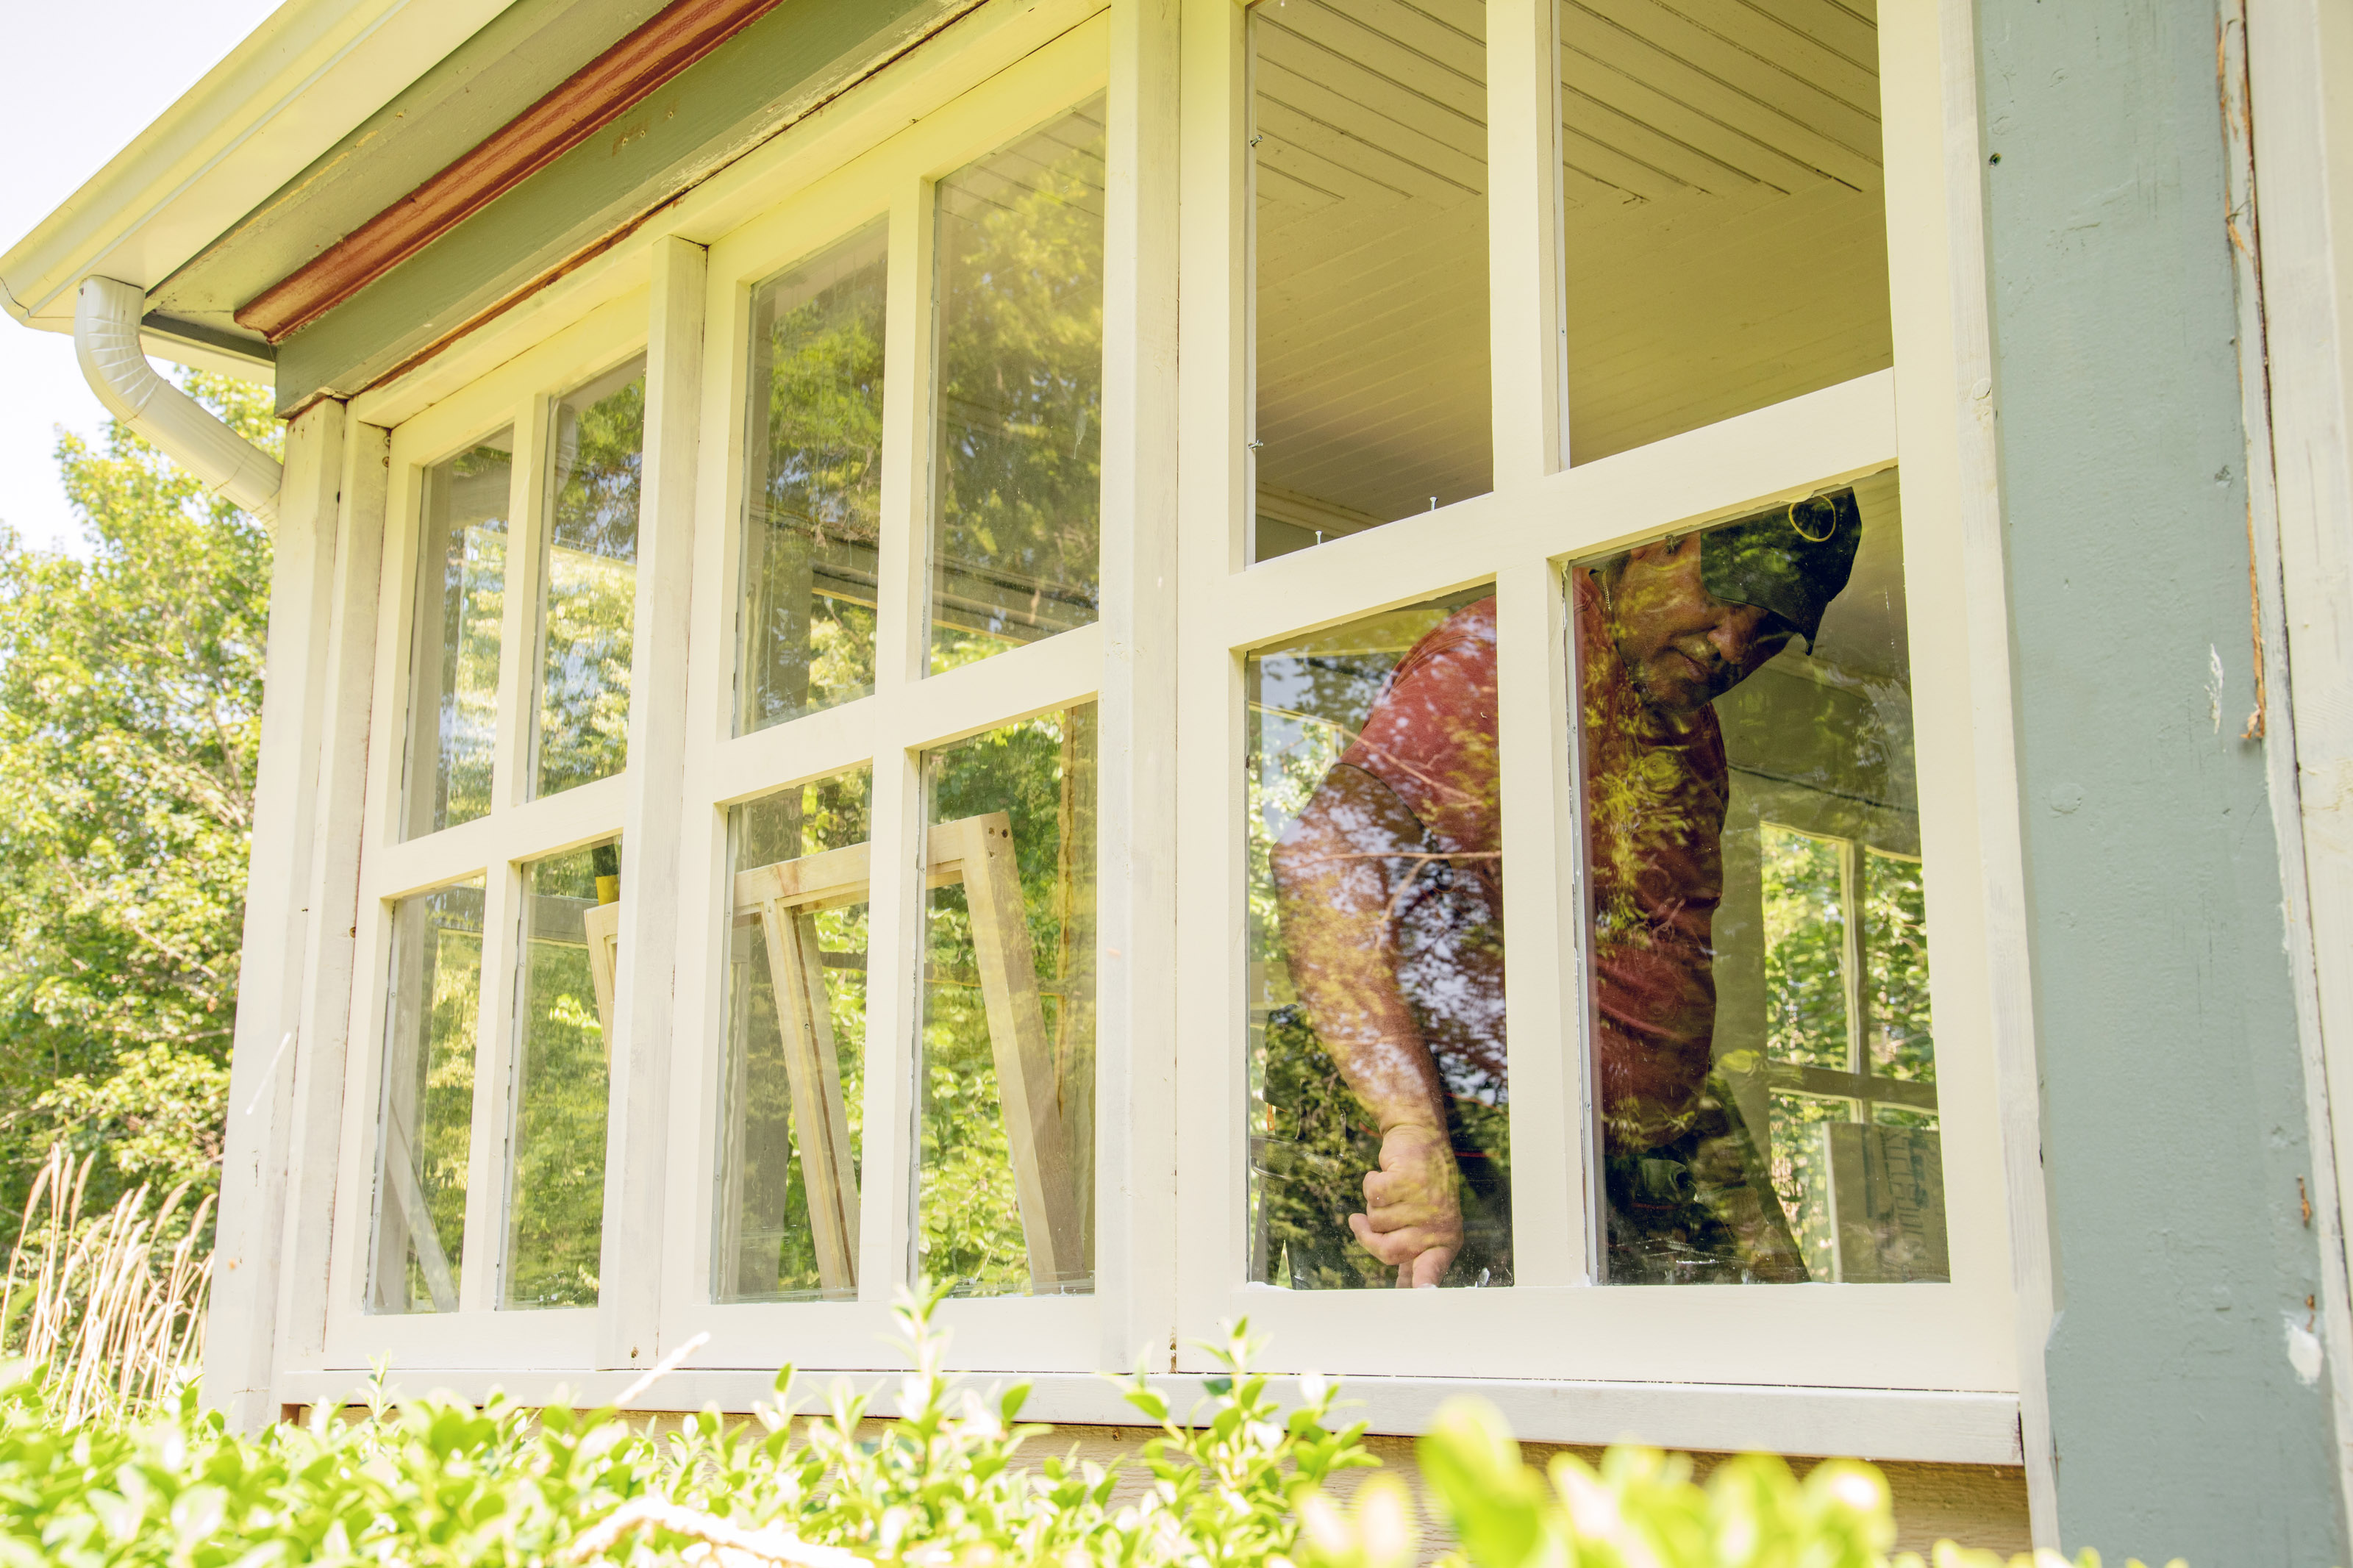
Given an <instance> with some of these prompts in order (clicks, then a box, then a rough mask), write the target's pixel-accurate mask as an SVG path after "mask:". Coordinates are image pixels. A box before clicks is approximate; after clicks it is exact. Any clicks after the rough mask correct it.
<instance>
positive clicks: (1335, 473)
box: [1251, 0, 1892, 534]
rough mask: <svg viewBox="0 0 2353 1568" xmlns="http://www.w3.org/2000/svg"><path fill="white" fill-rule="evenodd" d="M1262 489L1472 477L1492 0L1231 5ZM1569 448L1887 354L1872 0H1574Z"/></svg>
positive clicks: (1328, 501)
mask: <svg viewBox="0 0 2353 1568" xmlns="http://www.w3.org/2000/svg"><path fill="white" fill-rule="evenodd" d="M1251 26H1252V41H1253V58H1252V69H1253V79H1252V88H1253V109H1254V114H1255V122H1254V124H1253V127H1252V129H1253V131H1254V132H1256V133H1258V135H1259V136H1260V137H1261V142H1260V143H1259V146H1258V148H1257V153H1258V161H1257V182H1258V188H1257V218H1258V231H1257V247H1258V256H1257V271H1258V282H1259V291H1258V301H1257V309H1258V337H1257V375H1258V432H1257V434H1258V438H1259V439H1260V440H1261V442H1262V443H1263V444H1264V445H1263V447H1262V448H1261V451H1260V452H1259V455H1258V456H1259V475H1260V483H1261V510H1262V511H1263V512H1265V513H1267V514H1269V515H1271V516H1278V517H1281V518H1282V519H1283V520H1285V521H1290V522H1292V523H1293V524H1294V525H1295V526H1303V527H1311V528H1312V527H1321V528H1322V529H1323V530H1324V531H1325V532H1326V533H1327V534H1329V533H1336V532H1346V531H1354V530H1355V529H1356V528H1361V527H1365V526H1368V525H1370V524H1373V523H1376V522H1380V521H1389V520H1390V519H1393V518H1396V517H1398V516H1402V515H1404V514H1406V513H1408V512H1412V511H1419V510H1424V509H1425V508H1427V507H1428V506H1429V505H1430V498H1431V497H1432V496H1435V497H1436V498H1437V499H1438V500H1439V502H1440V504H1443V503H1444V502H1446V501H1450V500H1459V499H1461V497H1463V496H1466V495H1473V494H1477V493H1479V492H1481V491H1482V490H1484V489H1487V488H1489V485H1490V482H1491V480H1490V462H1489V456H1488V444H1489V438H1488V417H1487V414H1488V390H1487V363H1488V354H1487V309H1486V298H1485V294H1486V290H1485V287H1484V285H1485V279H1486V275H1487V258H1486V206H1485V197H1486V185H1487V166H1486V122H1485V121H1486V112H1485V58H1484V48H1483V38H1484V35H1485V8H1484V6H1483V5H1482V4H1481V3H1480V0H1414V3H1411V4H1408V3H1405V0H1261V4H1260V5H1257V6H1255V7H1253V9H1252V12H1251ZM1560 43H1561V83H1562V89H1561V107H1562V133H1561V152H1562V198H1563V200H1562V205H1563V210H1564V220H1565V228H1566V235H1565V239H1566V247H1565V268H1566V271H1567V357H1568V404H1569V424H1570V433H1571V447H1572V453H1573V457H1574V459H1575V460H1576V461H1578V462H1588V461H1591V460H1592V459H1593V458H1599V457H1602V456H1606V455H1607V454H1609V453H1610V452H1614V451H1620V450H1623V449H1625V448H1626V447H1632V446H1637V445H1641V444H1642V443H1644V442H1647V441H1652V440H1657V439H1659V438H1661V437H1665V436H1669V435H1672V434H1674V433H1676V432H1678V431H1681V430H1685V429H1690V428H1692V427H1694V426H1699V425H1704V424H1708V423H1711V422H1713V421H1715V420H1717V419H1722V418H1726V417H1729V416H1732V415H1734V414H1737V413H1741V412H1745V411H1746V410H1747V409H1750V408H1755V407H1759V406H1762V405H1766V404H1768V403H1775V402H1778V401H1780V400H1782V399H1784V398H1788V397H1792V396H1796V395H1799V394H1801V393H1804V392H1808V391H1811V390H1814V389H1815V388H1818V387H1821V386H1825V385H1829V384H1833V383H1835V382H1839V381H1843V380H1847V379H1849V378H1851V377H1853V376H1857V375H1863V374H1869V373H1870V372H1872V371H1874V370H1878V369H1881V368H1883V367H1884V366H1885V365H1887V364H1888V363H1890V362H1891V359H1892V346H1891V331H1890V327H1889V322H1888V310H1887V277H1886V271H1887V268H1886V235H1885V222H1884V216H1883V203H1882V199H1881V167H1880V151H1879V138H1880V131H1879V82H1878V65H1877V62H1878V44H1877V27H1876V23H1875V12H1874V11H1873V5H1872V0H1564V4H1563V5H1562V6H1561V10H1560Z"/></svg>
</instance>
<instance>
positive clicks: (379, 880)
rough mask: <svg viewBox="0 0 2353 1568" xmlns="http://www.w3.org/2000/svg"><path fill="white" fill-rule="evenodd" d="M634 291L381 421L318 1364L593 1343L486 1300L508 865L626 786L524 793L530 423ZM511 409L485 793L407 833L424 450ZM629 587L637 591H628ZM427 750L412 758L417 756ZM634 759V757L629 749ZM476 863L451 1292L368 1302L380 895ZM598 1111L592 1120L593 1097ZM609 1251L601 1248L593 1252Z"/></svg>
mask: <svg viewBox="0 0 2353 1568" xmlns="http://www.w3.org/2000/svg"><path fill="white" fill-rule="evenodd" d="M647 309H648V296H647V292H646V290H644V289H633V290H630V291H629V292H628V293H626V294H624V295H623V296H622V297H621V298H620V299H617V300H613V301H611V302H610V303H608V304H607V305H605V306H604V307H603V308H601V309H599V310H596V311H594V312H592V313H591V314H589V316H588V317H587V318H586V320H584V321H578V322H576V323H575V324H574V325H572V326H570V327H568V328H566V329H565V330H564V331H561V332H558V333H556V334H555V335H554V336H552V337H550V338H548V339H547V340H546V341H544V342H541V343H539V344H537V345H536V346H534V347H533V348H531V349H530V350H528V351H527V352H525V353H521V354H519V355H517V356H516V357H515V358H514V359H513V360H512V362H511V363H508V364H506V365H505V366H503V367H501V369H499V370H498V371H496V372H495V373H493V374H491V375H488V376H485V377H483V378H482V379H481V380H480V381H479V382H477V383H476V384H473V385H472V386H470V387H468V388H466V389H465V390H464V391H463V392H461V393H459V394H458V395H454V396H452V397H449V398H448V399H445V400H444V401H443V402H441V403H439V404H438V405H435V406H434V407H432V408H430V409H428V410H427V411H425V412H423V413H421V414H419V415H417V416H416V417H414V418H412V419H410V420H407V421H406V422H405V423H404V424H402V425H401V426H400V427H399V428H398V429H397V430H396V431H394V432H393V435H392V439H391V443H390V468H389V474H388V479H389V483H388V486H387V495H386V502H385V551H384V556H383V572H382V575H381V577H380V579H379V587H378V593H379V602H378V609H377V614H376V626H377V627H378V629H379V633H380V635H379V637H378V638H377V643H376V659H375V679H374V689H375V691H377V692H378V693H381V694H384V697H385V699H386V700H379V701H378V702H376V703H375V707H374V710H373V713H372V714H371V721H370V731H371V732H370V736H369V745H368V767H367V802H368V804H367V809H366V813H365V816H364V823H363V826H362V850H361V856H360V886H359V900H358V906H357V910H356V918H355V921H354V922H353V924H354V930H353V941H354V943H355V948H356V952H357V963H356V969H355V973H354V974H353V987H352V1013H351V1021H350V1035H349V1039H350V1042H351V1047H352V1050H351V1057H350V1061H351V1067H350V1068H349V1069H348V1070H347V1073H346V1078H345V1085H346V1092H345V1094H344V1098H343V1108H344V1117H343V1137H342V1140H341V1146H342V1148H343V1150H344V1151H345V1152H346V1153H345V1157H344V1158H343V1161H342V1162H341V1171H340V1180H339V1183H338V1190H337V1194H336V1205H335V1210H336V1216H337V1217H336V1225H335V1243H334V1248H333V1261H332V1265H331V1268H332V1283H331V1287H330V1291H329V1297H328V1304H327V1325H326V1341H325V1348H326V1354H327V1360H328V1363H329V1364H331V1365H332V1364H339V1363H340V1364H353V1363H356V1364H359V1365H366V1364H368V1363H370V1362H371V1361H373V1360H375V1359H376V1358H379V1357H381V1358H385V1359H387V1360H388V1361H389V1363H390V1364H392V1365H394V1366H397V1367H418V1366H429V1367H491V1366H575V1365H584V1366H585V1365H586V1364H588V1363H589V1361H590V1359H591V1357H592V1354H593V1347H594V1344H595V1339H596V1316H597V1314H596V1310H594V1309H589V1308H533V1309H527V1310H520V1309H519V1310H501V1309H500V1308H499V1307H498V1304H497V1303H498V1300H499V1298H500V1296H501V1281H502V1275H503V1270H504V1262H505V1250H506V1249H505V1245H504V1243H505V1239H506V1226H507V1219H508V1215H507V1214H506V1208H507V1197H508V1185H509V1184H508V1173H509V1172H508V1157H509V1149H508V1144H509V1141H510V1140H509V1122H510V1121H511V1118H512V1091H513V1076H514V1064H515V1059H516V1057H515V1047H516V1040H515V1017H514V1006H515V973H516V965H517V963H518V961H519V959H520V956H521V952H522V949H521V942H522V931H521V926H520V916H521V912H522V904H521V899H522V867H523V865H524V863H525V862H528V861H532V860H536V859H539V858H543V857H545V856H548V855H554V854H559V853H561V852H563V851H565V850H567V849H574V848H577V847H581V846H582V845H586V844H592V843H596V842H598V841H601V840H604V839H608V838H611V837H615V836H617V835H618V834H619V833H620V831H621V828H622V817H623V808H624V803H625V800H626V798H627V796H628V792H629V789H630V773H629V770H627V769H625V770H624V771H623V772H622V773H617V774H615V775H613V776H612V777H609V778H604V779H598V780H596V782H594V783H591V784H580V785H577V786H575V787H574V788H571V789H567V790H563V791H560V792H558V793H557V794H555V795H548V796H545V797H543V798H540V799H533V798H531V795H532V787H531V786H532V783H533V780H532V779H531V777H530V762H531V757H532V754H533V745H532V742H533V734H534V731H535V730H536V728H537V720H538V715H537V713H536V711H535V710H534V704H535V701H536V698H537V692H538V680H539V660H538V659H537V658H535V657H534V655H535V652H536V650H537V647H538V642H539V624H538V623H539V608H540V606H539V588H540V582H541V578H542V575H543V571H542V567H543V562H542V560H541V556H542V552H543V543H544V541H543V539H542V538H541V535H542V533H543V531H544V525H545V521H546V509H547V505H548V499H549V498H548V486H547V475H546V471H545V470H546V466H547V464H546V459H547V439H548V434H549V431H550V429H551V427H552V425H551V421H552V418H553V414H554V405H555V402H556V400H558V399H559V398H561V397H563V396H564V395H565V393H567V392H569V391H570V390H571V389H572V388H574V387H575V386H578V385H580V384H583V383H584V382H586V381H588V380H589V379H591V378H592V377H594V376H596V375H600V374H604V373H605V372H607V371H608V370H611V369H613V368H614V367H615V366H617V365H619V364H622V363H626V362H628V360H630V359H631V358H633V357H635V356H637V355H638V354H641V353H645V351H646V342H647V339H646V331H647V326H646V323H647ZM649 390H651V389H650V388H649ZM506 426H512V428H513V431H514V455H513V463H512V479H511V486H512V488H511V489H510V492H509V496H510V499H509V502H508V530H507V538H508V546H507V559H506V573H505V578H506V585H505V590H504V592H505V599H504V604H503V605H502V608H503V612H504V616H503V621H502V624H501V629H500V643H499V649H500V653H499V687H498V701H497V728H496V731H495V734H494V737H493V741H492V746H493V750H492V753H491V756H492V762H491V809H490V810H489V812H487V813H486V814H485V815H483V816H479V817H476V818H475V819H473V820H472V821H470V822H464V823H459V824H457V825H455V826H449V827H445V828H441V829H439V830H438V831H436V832H430V833H425V834H420V835H417V836H416V837H405V836H404V834H403V831H402V829H403V825H404V823H405V820H406V794H407V786H408V775H409V773H410V770H411V762H410V759H409V757H408V755H407V752H408V743H407V738H408V735H409V732H410V721H409V708H410V701H411V700H412V697H413V693H412V692H411V685H412V680H413V677H412V669H413V664H414V659H413V654H414V640H415V636H416V625H417V593H418V584H417V571H418V566H419V561H418V552H419V550H420V548H421V544H422V534H423V515H422V504H423V496H424V485H423V479H424V475H425V473H426V471H427V469H428V468H430V467H431V466H432V465H434V464H436V463H438V462H440V461H442V460H444V459H446V458H448V457H449V456H451V455H452V454H453V453H457V452H460V451H463V450H464V449H465V448H466V447H468V446H469V445H470V443H472V442H475V441H478V440H480V438H481V437H484V436H486V435H489V434H491V432H493V431H496V430H499V429H501V428H503V427H506ZM641 499H642V494H641ZM641 521H642V520H641ZM640 586H641V588H642V584H640ZM643 597H644V595H643V594H642V592H641V593H640V595H639V598H640V601H642V599H643ZM635 652H636V650H635V649H634V648H633V654H634V653H635ZM638 657H640V658H641V657H642V656H638ZM430 761H431V759H429V758H428V759H424V763H425V764H427V765H429V763H430ZM636 761H637V759H636V757H635V756H634V755H633V756H632V757H631V758H630V762H631V763H632V764H634V763H636ZM626 851H627V846H626V845H625V846H624V852H625V853H626ZM474 878H480V879H481V881H482V889H483V898H482V983H481V991H482V994H481V998H480V1014H479V1020H478V1023H477V1026H476V1034H475V1061H474V1112H473V1131H472V1137H471V1142H470V1145H469V1156H468V1173H467V1184H466V1232H465V1240H464V1243H463V1253H462V1266H461V1267H460V1268H459V1288H458V1300H459V1306H458V1310H457V1311H455V1312H449V1313H429V1312H428V1313H371V1312H369V1311H367V1310H366V1306H365V1298H366V1291H367V1288H368V1268H369V1253H370V1248H371V1244H372V1241H373V1238H374V1235H375V1202H376V1194H375V1185H376V1183H375V1171H376V1161H377V1151H378V1147H379V1141H378V1131H377V1125H378V1116H379V1113H380V1105H381V1099H382V1094H383V1079H384V1065H383V1064H384V1052H385V1018H386V1016H387V1015H388V1010H389V1007H390V1005H391V988H392V978H393V977H392V967H391V966H392V931H393V920H392V912H393V906H394V904H395V902H396V900H400V899H404V898H408V897H412V896H414V895H417V894H419V893H426V892H430V891H432V890H433V889H437V888H442V887H447V886H449V885H450V884H452V883H457V882H463V881H467V880H470V879H474ZM607 1118H608V1121H609V1119H610V1111H609V1110H608V1112H607ZM608 1186H609V1184H608ZM612 1256H613V1255H612V1254H611V1252H610V1251H609V1250H608V1251H607V1258H608V1259H609V1258H611V1257H612ZM611 1272H612V1270H611V1268H610V1267H609V1263H608V1265H607V1268H606V1270H605V1271H604V1277H605V1278H607V1279H609V1278H610V1275H611Z"/></svg>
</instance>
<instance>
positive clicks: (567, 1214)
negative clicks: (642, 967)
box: [499, 844, 621, 1307]
mask: <svg viewBox="0 0 2353 1568" xmlns="http://www.w3.org/2000/svg"><path fill="white" fill-rule="evenodd" d="M619 848H620V847H619V846H618V845H615V844H599V845H596V846H593V847H589V848H586V849H574V850H569V851H567V852H565V853H564V854H561V855H551V856H549V857H547V858H545V859H543V860H533V861H528V862H526V863H525V864H524V865H523V867H522V938H523V940H522V953H521V954H520V956H519V961H518V963H517V968H516V974H515V984H516V996H515V1050H514V1087H513V1093H512V1105H511V1107H510V1110H509V1116H510V1119H511V1122H512V1125H511V1128H510V1131H509V1132H508V1138H507V1149H508V1161H509V1163H508V1169H507V1237H506V1272H505V1277H504V1281H503V1286H502V1288H501V1291H500V1299H499V1305H500V1306H501V1307H593V1306H595V1305H596V1294H597V1290H598V1287H599V1280H600V1279H601V1276H602V1272H603V1262H602V1259H603V1256H604V1241H605V1121H606V1109H607V1103H608V1101H609V1099H610V1093H609V1085H610V1083H611V1078H612V1072H611V1068H612V1047H611V1044H610V1042H609V1041H607V1039H606V1037H605V1025H604V1020H603V1018H602V1017H601V1016H599V1014H598V1010H597V1005H596V982H595V979H594V977H593V974H592V973H591V970H590V963H589V950H588V943H589V941H590V936H589V933H588V931H587V930H586V925H585V923H584V921H585V917H586V915H587V913H588V911H589V910H594V909H596V908H597V907H598V906H600V905H602V904H607V903H611V902H614V901H616V900H618V899H619V898H620V896H621V892H620V857H619Z"/></svg>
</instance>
